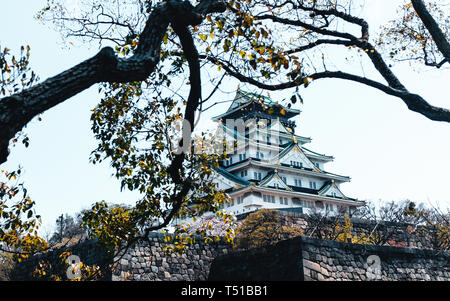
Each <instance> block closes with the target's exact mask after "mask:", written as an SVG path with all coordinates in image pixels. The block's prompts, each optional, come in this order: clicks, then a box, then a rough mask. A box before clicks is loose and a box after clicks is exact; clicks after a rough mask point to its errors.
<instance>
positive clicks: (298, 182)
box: [294, 179, 302, 187]
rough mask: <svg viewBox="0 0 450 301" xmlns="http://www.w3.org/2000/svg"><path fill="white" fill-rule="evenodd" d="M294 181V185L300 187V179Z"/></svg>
mask: <svg viewBox="0 0 450 301" xmlns="http://www.w3.org/2000/svg"><path fill="white" fill-rule="evenodd" d="M294 182H295V186H296V187H302V181H301V180H300V179H295V180H294Z"/></svg>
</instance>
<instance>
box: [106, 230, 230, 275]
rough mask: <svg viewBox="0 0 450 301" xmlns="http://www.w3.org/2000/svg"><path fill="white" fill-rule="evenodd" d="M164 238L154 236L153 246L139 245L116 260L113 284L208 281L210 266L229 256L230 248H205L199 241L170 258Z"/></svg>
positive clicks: (214, 245) (224, 245)
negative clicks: (218, 258)
mask: <svg viewBox="0 0 450 301" xmlns="http://www.w3.org/2000/svg"><path fill="white" fill-rule="evenodd" d="M162 237H163V236H162V235H161V234H157V233H153V234H152V235H151V238H150V242H145V243H141V244H139V245H137V246H136V247H135V248H133V249H131V250H129V251H128V252H127V253H126V254H125V255H124V256H123V257H122V258H120V259H119V258H116V260H117V261H118V265H117V267H116V268H115V269H114V271H113V275H112V280H114V281H118V280H156V281H158V280H164V281H177V280H184V281H192V280H206V279H207V278H208V274H209V268H210V265H211V262H212V261H213V260H214V258H216V257H217V256H219V255H223V254H227V253H228V252H229V249H230V247H231V246H230V245H227V244H224V243H208V244H205V243H204V242H203V241H202V240H199V241H198V242H197V243H195V244H194V245H192V246H190V247H189V248H188V249H187V250H186V252H184V254H167V253H165V252H164V251H163V247H164V245H165V243H164V242H163V241H162Z"/></svg>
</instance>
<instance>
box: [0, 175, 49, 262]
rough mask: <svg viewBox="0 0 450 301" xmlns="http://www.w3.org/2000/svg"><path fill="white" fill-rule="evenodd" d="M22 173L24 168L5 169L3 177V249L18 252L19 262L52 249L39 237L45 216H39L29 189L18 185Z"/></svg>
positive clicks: (0, 195) (0, 207) (0, 199)
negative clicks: (10, 170)
mask: <svg viewBox="0 0 450 301" xmlns="http://www.w3.org/2000/svg"><path fill="white" fill-rule="evenodd" d="M20 174H21V169H19V170H17V171H13V172H6V171H4V170H2V171H1V175H0V176H1V177H2V178H3V179H2V180H1V181H0V249H2V250H3V251H11V252H14V254H15V256H14V259H15V260H18V261H20V260H22V258H25V257H28V256H29V255H32V254H34V253H36V252H42V251H45V250H46V249H47V248H48V244H47V242H46V241H45V240H44V239H42V238H41V237H39V236H38V233H37V230H38V229H39V226H40V224H41V217H40V216H39V215H36V213H35V211H34V208H33V206H34V204H35V202H34V201H32V200H31V198H30V197H29V196H28V192H27V189H26V188H25V187H24V186H23V184H22V183H19V182H18V180H19V176H20Z"/></svg>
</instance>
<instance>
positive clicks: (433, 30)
mask: <svg viewBox="0 0 450 301" xmlns="http://www.w3.org/2000/svg"><path fill="white" fill-rule="evenodd" d="M411 3H412V5H413V7H414V10H415V11H416V12H417V14H418V15H419V18H420V19H421V20H422V22H423V24H424V25H425V27H426V28H427V30H428V32H429V33H430V34H431V36H432V37H433V40H434V42H435V43H436V46H437V48H438V49H439V51H440V52H441V53H442V55H443V56H444V57H445V58H446V60H447V62H450V43H449V41H447V39H446V38H445V35H444V33H443V32H442V30H441V29H440V28H439V25H438V24H437V23H436V21H435V20H434V18H433V16H432V15H431V14H430V13H429V12H428V10H427V8H426V6H425V4H424V3H423V1H422V0H411Z"/></svg>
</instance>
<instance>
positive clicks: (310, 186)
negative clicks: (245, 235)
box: [213, 88, 364, 215]
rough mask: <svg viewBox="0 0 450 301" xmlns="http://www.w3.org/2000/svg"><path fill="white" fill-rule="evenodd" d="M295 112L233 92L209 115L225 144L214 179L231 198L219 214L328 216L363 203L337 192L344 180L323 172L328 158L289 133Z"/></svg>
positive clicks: (304, 139)
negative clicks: (266, 211)
mask: <svg viewBox="0 0 450 301" xmlns="http://www.w3.org/2000/svg"><path fill="white" fill-rule="evenodd" d="M299 114H300V110H297V109H292V108H290V107H286V106H283V105H281V104H279V103H277V102H275V101H273V100H272V99H270V98H269V97H267V96H262V95H258V94H254V93H250V92H245V91H242V90H240V89H239V88H238V90H237V92H236V96H235V98H234V100H233V101H232V103H231V105H230V107H229V108H228V110H227V111H226V112H225V113H223V114H221V115H218V116H215V117H213V120H214V121H216V122H217V123H218V127H219V129H220V130H221V133H222V135H223V136H222V138H223V139H225V141H227V145H228V146H227V149H226V152H227V158H226V160H223V161H222V162H221V164H220V166H219V167H218V168H217V169H216V178H215V183H216V185H218V187H219V189H223V190H224V191H225V192H226V193H228V195H229V196H230V198H231V199H232V202H231V203H227V204H225V205H224V211H227V212H232V213H234V214H235V215H240V214H245V213H248V212H251V211H255V210H258V209H261V208H273V209H280V210H288V211H295V212H298V213H311V212H312V211H314V212H321V213H327V214H330V215H333V214H334V213H339V212H340V213H342V212H350V211H352V210H355V209H356V208H357V207H359V206H361V205H363V204H364V202H362V201H359V200H357V199H354V198H350V197H347V196H346V195H344V193H343V192H342V191H341V189H340V185H341V183H345V182H349V181H350V178H349V177H347V176H342V175H338V174H334V173H330V172H327V171H325V167H324V165H325V164H326V163H327V162H330V161H332V160H333V159H334V158H333V157H332V156H327V155H324V154H320V153H317V152H315V151H312V150H310V149H308V148H306V147H305V146H304V145H305V144H307V143H309V142H311V138H308V137H303V136H299V135H297V134H295V127H296V124H295V122H294V121H293V120H291V119H292V118H293V117H295V116H297V115H299ZM229 142H231V143H229ZM230 145H231V146H230Z"/></svg>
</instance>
